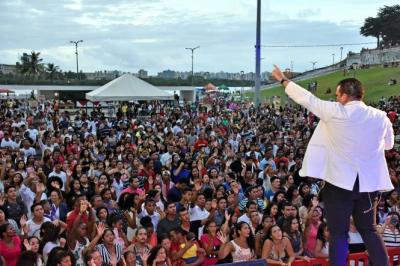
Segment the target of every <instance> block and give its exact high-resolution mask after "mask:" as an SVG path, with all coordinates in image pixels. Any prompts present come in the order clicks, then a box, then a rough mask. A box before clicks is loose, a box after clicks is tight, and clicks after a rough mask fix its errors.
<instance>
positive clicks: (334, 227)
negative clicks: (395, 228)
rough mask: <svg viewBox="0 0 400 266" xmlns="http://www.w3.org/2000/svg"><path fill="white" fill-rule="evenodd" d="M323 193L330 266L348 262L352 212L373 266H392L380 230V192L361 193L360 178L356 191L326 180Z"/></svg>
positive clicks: (342, 265) (355, 186)
mask: <svg viewBox="0 0 400 266" xmlns="http://www.w3.org/2000/svg"><path fill="white" fill-rule="evenodd" d="M321 193H322V200H323V202H324V207H325V210H326V218H327V223H328V228H329V231H330V240H329V261H330V265H331V266H345V265H346V258H347V253H348V242H347V241H348V232H349V226H350V216H351V215H352V216H353V220H354V224H355V226H356V227H357V230H358V232H359V233H360V234H361V237H362V239H363V241H364V243H365V246H366V248H367V250H368V255H369V259H370V262H371V264H372V265H373V266H386V265H389V259H388V254H387V251H386V248H385V245H384V243H383V240H382V238H381V236H380V235H379V233H378V232H377V231H376V206H377V201H378V192H369V193H367V192H363V193H360V192H359V181H358V178H357V180H356V182H355V184H354V188H353V191H349V190H345V189H342V188H339V187H337V186H334V185H332V184H330V183H328V182H326V184H325V187H324V188H323V189H322V192H321Z"/></svg>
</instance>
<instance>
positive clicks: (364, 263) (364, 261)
mask: <svg viewBox="0 0 400 266" xmlns="http://www.w3.org/2000/svg"><path fill="white" fill-rule="evenodd" d="M387 250H388V255H389V261H390V266H396V265H400V264H399V258H400V248H388V249H387ZM368 263H369V260H368V253H367V252H360V253H353V254H349V256H348V258H347V266H368ZM247 265H250V264H247ZM317 265H320V266H329V260H328V259H321V258H314V259H310V261H306V260H295V261H294V262H293V263H292V266H317ZM268 266H279V264H275V263H269V264H268Z"/></svg>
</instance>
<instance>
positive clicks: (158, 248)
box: [147, 245, 167, 265]
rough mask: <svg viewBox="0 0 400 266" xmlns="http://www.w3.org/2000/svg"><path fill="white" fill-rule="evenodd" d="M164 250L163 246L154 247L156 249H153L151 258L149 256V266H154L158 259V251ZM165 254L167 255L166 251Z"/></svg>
mask: <svg viewBox="0 0 400 266" xmlns="http://www.w3.org/2000/svg"><path fill="white" fill-rule="evenodd" d="M162 248H163V247H162V246H160V245H158V246H156V247H154V248H152V249H151V250H150V256H149V258H148V259H147V265H153V261H154V260H155V259H156V258H157V253H158V251H159V250H160V249H162ZM165 253H167V251H166V250H165Z"/></svg>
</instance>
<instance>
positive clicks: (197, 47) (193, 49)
mask: <svg viewBox="0 0 400 266" xmlns="http://www.w3.org/2000/svg"><path fill="white" fill-rule="evenodd" d="M199 48H200V46H196V47H193V48H185V49H186V50H190V51H191V52H192V87H193V53H194V51H195V50H196V49H199Z"/></svg>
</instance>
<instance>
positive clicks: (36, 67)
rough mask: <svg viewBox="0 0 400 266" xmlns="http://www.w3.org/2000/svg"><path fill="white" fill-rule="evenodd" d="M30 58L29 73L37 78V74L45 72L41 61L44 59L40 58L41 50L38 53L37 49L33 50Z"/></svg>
mask: <svg viewBox="0 0 400 266" xmlns="http://www.w3.org/2000/svg"><path fill="white" fill-rule="evenodd" d="M29 59H30V60H29V66H28V74H29V76H30V75H32V76H33V79H35V77H36V76H37V75H39V74H40V73H42V72H43V64H42V63H41V62H42V61H43V59H42V58H40V52H39V53H36V52H35V51H32V52H31V54H30V58H29Z"/></svg>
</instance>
